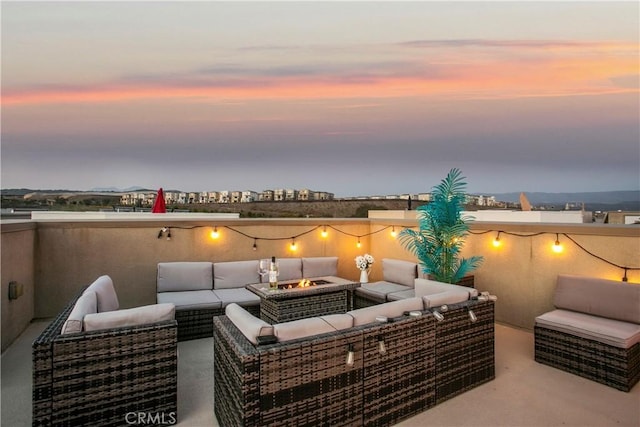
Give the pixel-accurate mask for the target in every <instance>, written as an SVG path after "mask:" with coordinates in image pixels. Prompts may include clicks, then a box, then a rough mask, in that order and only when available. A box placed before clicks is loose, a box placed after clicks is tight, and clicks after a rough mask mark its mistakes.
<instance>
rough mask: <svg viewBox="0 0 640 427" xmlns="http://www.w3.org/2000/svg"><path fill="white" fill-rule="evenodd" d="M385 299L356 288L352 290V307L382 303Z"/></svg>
mask: <svg viewBox="0 0 640 427" xmlns="http://www.w3.org/2000/svg"><path fill="white" fill-rule="evenodd" d="M384 302H386V299H379V298H376V297H374V296H373V295H369V294H365V293H364V292H361V291H359V290H358V289H356V290H355V291H353V307H354V309H358V308H365V307H371V306H373V305H378V304H383V303H384Z"/></svg>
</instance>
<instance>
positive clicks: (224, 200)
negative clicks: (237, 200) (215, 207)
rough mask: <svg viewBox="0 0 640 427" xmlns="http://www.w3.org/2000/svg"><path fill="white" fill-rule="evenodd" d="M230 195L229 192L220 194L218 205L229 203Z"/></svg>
mask: <svg viewBox="0 0 640 427" xmlns="http://www.w3.org/2000/svg"><path fill="white" fill-rule="evenodd" d="M229 199H230V194H229V192H228V191H227V190H223V191H220V192H219V193H218V203H229Z"/></svg>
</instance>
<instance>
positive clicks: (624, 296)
mask: <svg viewBox="0 0 640 427" xmlns="http://www.w3.org/2000/svg"><path fill="white" fill-rule="evenodd" d="M553 303H554V305H555V306H556V307H557V308H561V309H565V310H573V311H579V312H582V313H587V314H593V315H596V316H601V317H607V318H609V319H615V320H622V321H625V322H633V323H638V324H640V286H639V285H635V284H628V283H622V282H617V281H614V280H606V279H598V278H595V277H584V276H574V275H568V274H560V275H558V281H557V284H556V293H555V298H554V301H553Z"/></svg>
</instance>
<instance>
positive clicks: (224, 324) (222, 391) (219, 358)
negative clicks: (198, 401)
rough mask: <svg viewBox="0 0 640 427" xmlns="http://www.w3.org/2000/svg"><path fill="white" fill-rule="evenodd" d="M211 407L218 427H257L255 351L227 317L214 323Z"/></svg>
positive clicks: (256, 358) (222, 317)
mask: <svg viewBox="0 0 640 427" xmlns="http://www.w3.org/2000/svg"><path fill="white" fill-rule="evenodd" d="M213 325H214V334H213V353H214V381H213V386H214V407H215V414H216V417H217V419H218V422H219V424H220V426H221V427H236V426H258V425H260V381H259V379H260V358H259V355H258V351H257V350H256V349H255V348H254V346H253V345H252V344H251V343H250V342H249V341H248V340H247V339H246V338H245V337H244V335H242V333H241V332H240V331H239V330H238V329H236V328H235V327H233V324H232V323H231V321H230V320H229V319H228V318H227V317H226V316H220V317H216V318H214V319H213Z"/></svg>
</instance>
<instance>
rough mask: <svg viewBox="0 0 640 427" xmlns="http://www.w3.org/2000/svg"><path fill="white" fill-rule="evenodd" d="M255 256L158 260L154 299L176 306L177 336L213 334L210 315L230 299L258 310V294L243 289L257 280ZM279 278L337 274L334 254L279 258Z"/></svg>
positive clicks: (195, 336) (249, 308)
mask: <svg viewBox="0 0 640 427" xmlns="http://www.w3.org/2000/svg"><path fill="white" fill-rule="evenodd" d="M258 262H259V261H258V260H248V261H224V262H216V263H212V262H162V263H159V264H158V271H157V273H158V274H157V285H156V286H157V299H156V301H157V302H158V303H172V304H174V305H175V307H176V320H177V321H178V340H179V341H184V340H190V339H196V338H206V337H211V336H212V335H213V323H212V319H213V317H214V316H220V315H222V314H224V310H225V308H226V307H227V306H228V305H229V304H232V303H235V304H238V305H240V306H242V307H244V308H245V309H246V310H248V311H249V312H251V313H253V314H255V315H259V314H260V297H258V296H257V295H256V294H254V293H252V292H250V291H248V290H247V289H245V287H246V285H249V284H255V283H260V280H261V278H260V275H259V273H258ZM278 262H279V276H278V279H279V280H281V281H285V280H294V279H296V280H300V279H302V278H303V277H305V278H311V277H320V276H336V275H337V269H338V267H337V265H338V258H337V257H310V258H280V259H279V260H278Z"/></svg>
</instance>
